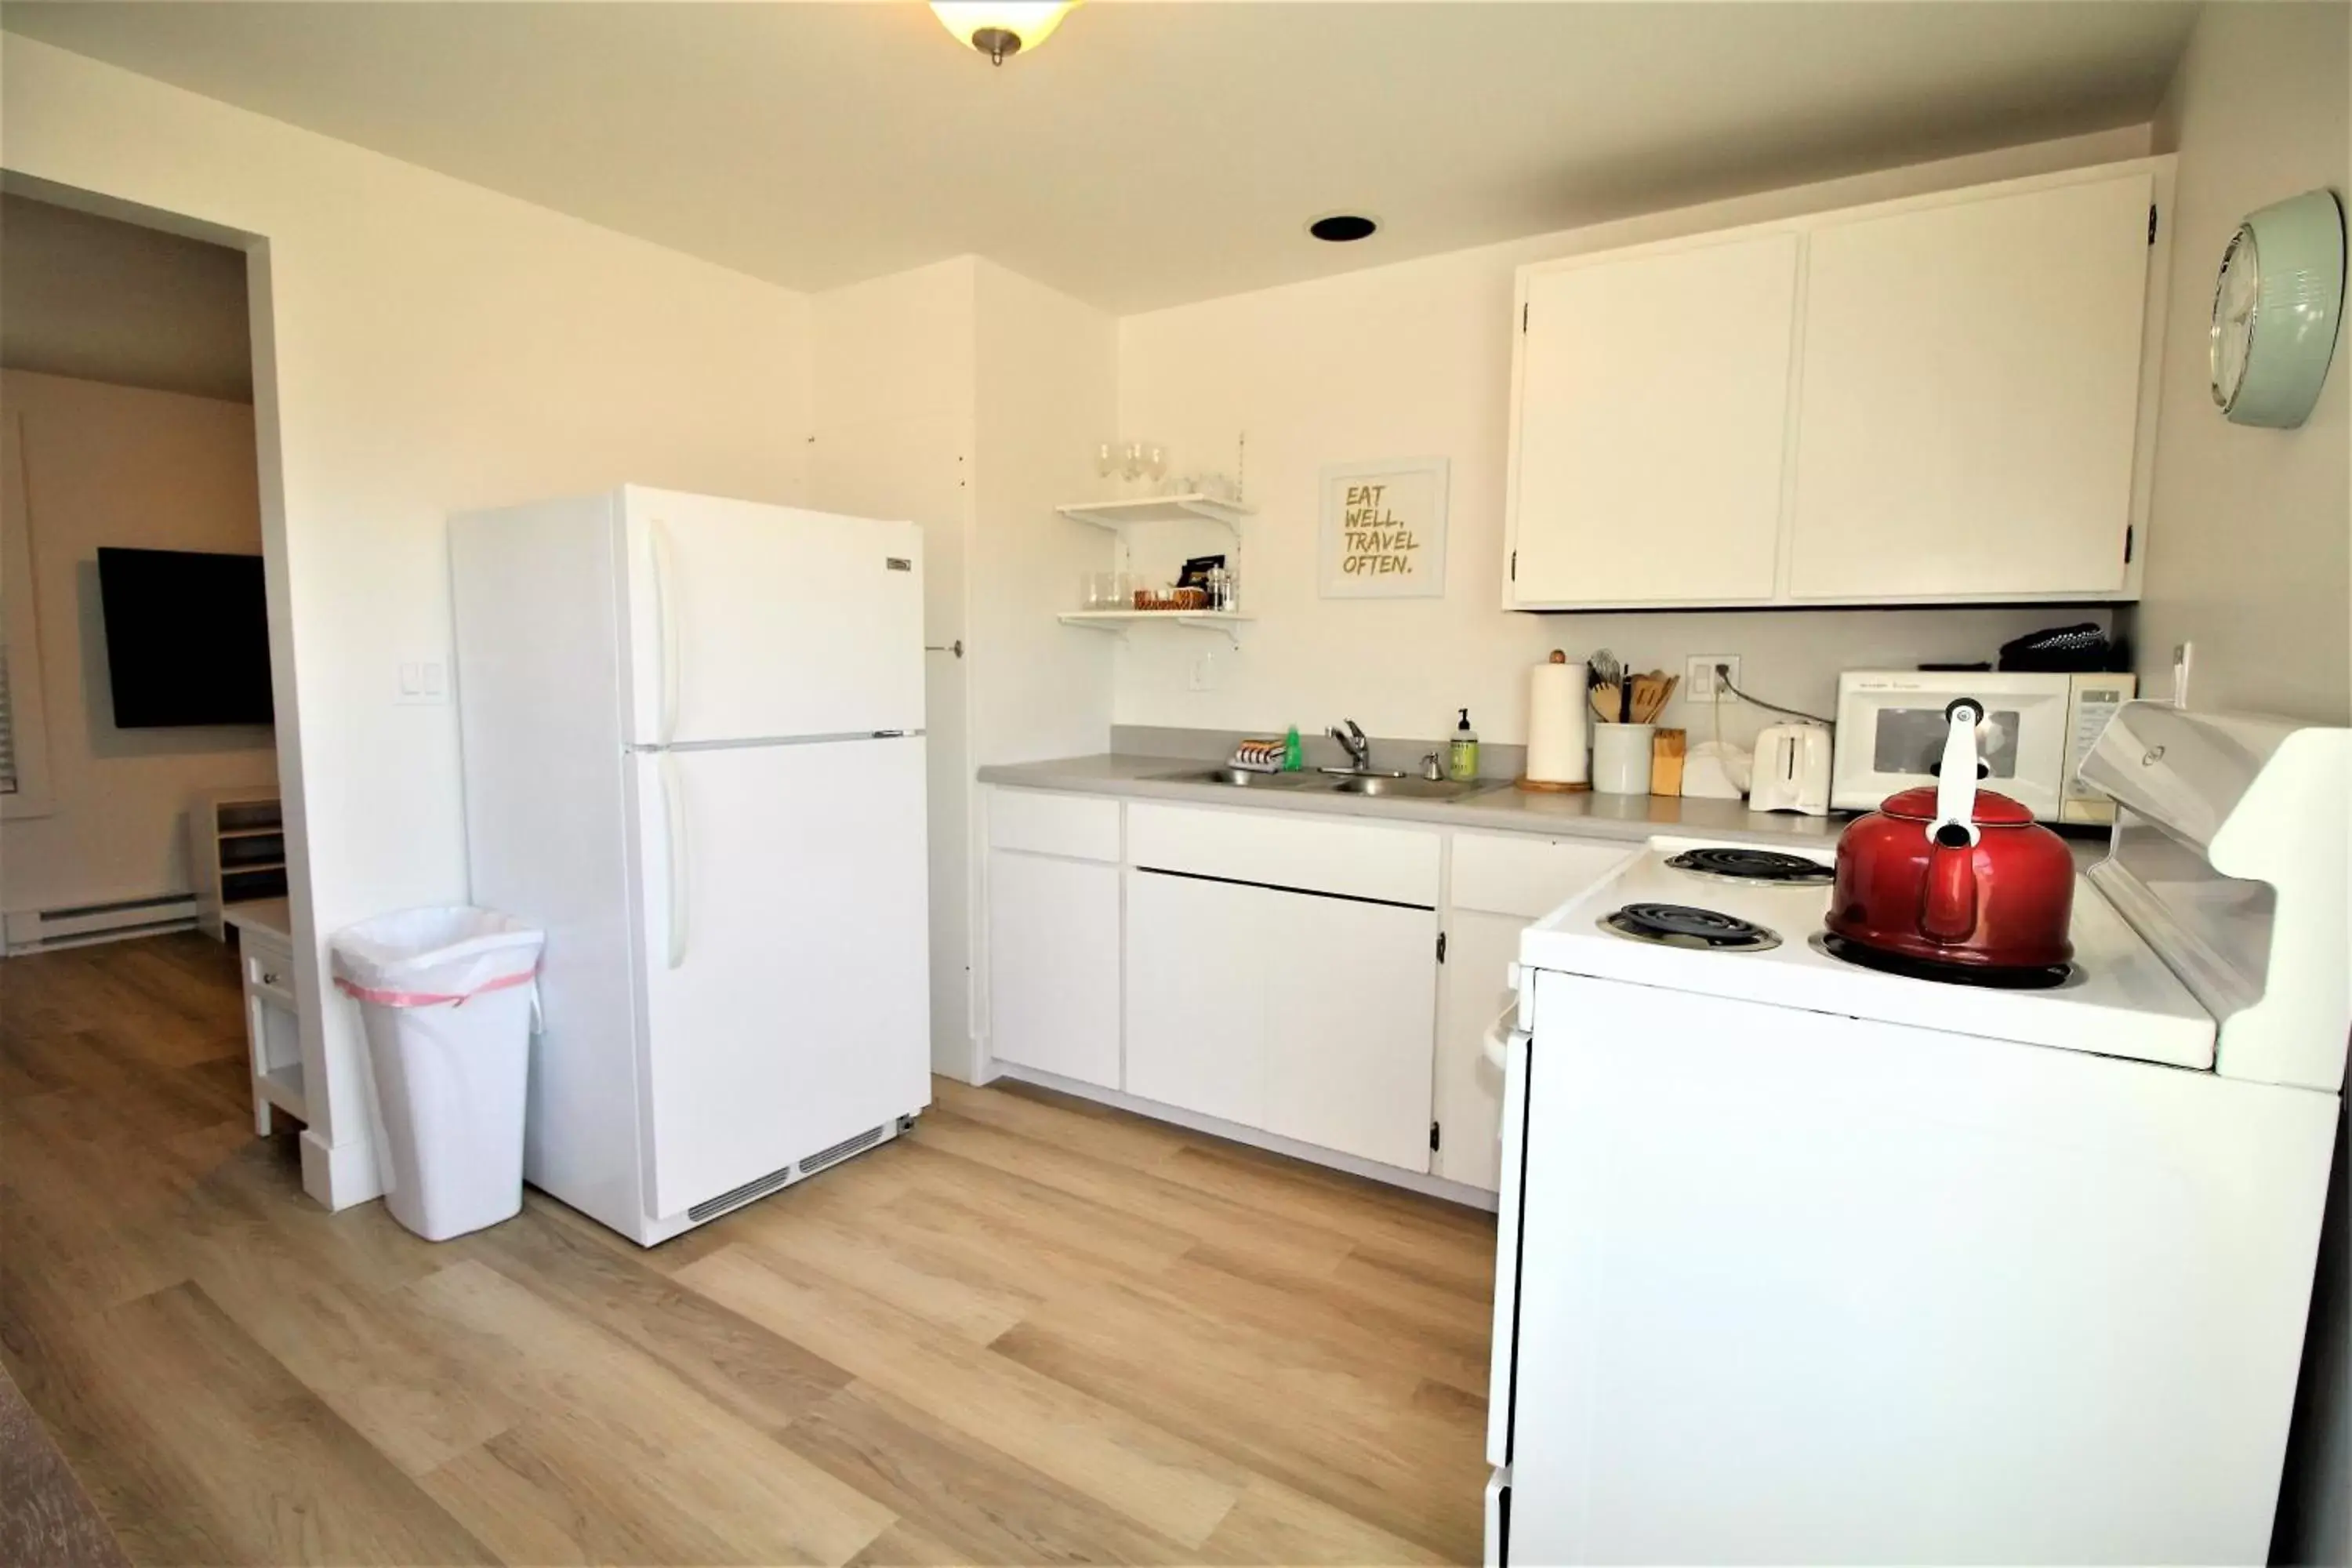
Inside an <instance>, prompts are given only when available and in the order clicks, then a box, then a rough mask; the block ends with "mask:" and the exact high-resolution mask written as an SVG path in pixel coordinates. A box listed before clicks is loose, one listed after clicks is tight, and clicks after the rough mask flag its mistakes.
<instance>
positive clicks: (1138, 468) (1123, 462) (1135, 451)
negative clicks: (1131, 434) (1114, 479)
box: [1118, 441, 1145, 481]
mask: <svg viewBox="0 0 2352 1568" xmlns="http://www.w3.org/2000/svg"><path fill="white" fill-rule="evenodd" d="M1144 452H1145V447H1144V444H1143V443H1142V442H1140V441H1122V442H1120V443H1119V447H1118V471H1119V475H1120V477H1121V478H1123V479H1129V480H1130V481H1131V480H1135V479H1141V478H1142V477H1143V465H1144V460H1145V459H1144Z"/></svg>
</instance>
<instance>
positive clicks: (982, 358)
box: [971, 260, 1118, 764]
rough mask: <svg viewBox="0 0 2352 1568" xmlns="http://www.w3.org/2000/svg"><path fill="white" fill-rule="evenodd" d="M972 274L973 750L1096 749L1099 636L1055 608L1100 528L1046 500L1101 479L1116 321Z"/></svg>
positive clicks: (1105, 691) (1017, 757)
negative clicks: (1065, 620) (975, 426)
mask: <svg viewBox="0 0 2352 1568" xmlns="http://www.w3.org/2000/svg"><path fill="white" fill-rule="evenodd" d="M975 281H976V283H977V285H978V292H977V296H976V300H975V304H976V307H977V315H976V317H975V321H974V328H975V335H976V341H977V343H978V355H977V368H978V372H979V387H980V397H979V432H978V435H979V439H978V444H977V447H976V448H975V458H976V471H975V485H974V493H975V495H976V496H977V498H978V503H979V505H978V510H977V511H976V513H975V516H974V530H973V553H974V557H975V559H976V560H978V561H979V562H981V563H982V570H981V571H978V572H975V573H974V574H973V577H972V587H973V595H972V605H971V631H972V642H971V647H972V660H973V687H972V696H973V720H972V734H973V738H974V742H975V752H974V757H973V760H974V762H975V763H982V764H985V763H1023V762H1034V761H1037V760H1039V759H1041V758H1045V757H1066V756H1070V755H1072V754H1074V753H1077V752H1098V751H1101V750H1103V749H1104V748H1105V746H1106V745H1107V744H1108V740H1109V735H1110V715H1111V669H1112V658H1111V648H1110V647H1109V639H1108V637H1106V635H1105V634H1104V633H1101V632H1096V631H1087V630H1085V629H1083V628H1081V627H1077V626H1064V625H1062V624H1061V623H1060V622H1059V621H1058V620H1056V619H1055V616H1057V615H1058V614H1059V613H1060V612H1062V611H1064V610H1068V609H1076V608H1077V606H1078V579H1079V578H1080V577H1081V576H1082V575H1083V574H1087V573H1088V572H1099V571H1103V570H1106V569H1108V566H1109V564H1110V559H1111V549H1112V540H1111V538H1110V536H1109V535H1108V534H1107V533H1105V532H1104V531H1102V530H1100V529H1097V528H1095V527H1093V526H1092V525H1091V524H1087V523H1082V522H1072V521H1069V520H1068V519H1067V518H1065V517H1061V516H1058V515H1056V513H1055V510H1054V509H1055V507H1056V506H1058V505H1060V504H1061V503H1063V502H1065V501H1070V500H1083V499H1085V498H1086V497H1087V496H1089V495H1091V494H1093V493H1094V490H1095V488H1096V487H1097V485H1098V484H1099V483H1100V482H1101V481H1100V480H1099V479H1097V478H1096V476H1095V464H1094V451H1095V447H1096V446H1097V444H1098V443H1099V442H1101V441H1103V440H1105V439H1106V438H1108V437H1109V435H1110V433H1111V427H1112V426H1113V424H1114V423H1115V416H1116V412H1117V406H1118V321H1116V319H1115V318H1113V317H1112V316H1110V315H1108V313H1106V312H1104V311H1101V310H1097V309H1095V308H1094V307H1093V306H1091V305H1087V304H1084V303H1082V302H1080V301H1079V300H1073V299H1071V298H1070V297H1069V296H1068V295H1066V294H1062V293H1057V292H1055V290H1054V289H1048V288H1046V287H1045V285H1044V284H1042V283H1033V282H1031V281H1030V280H1029V279H1026V278H1024V277H1022V276H1021V275H1020V274H1018V273H1015V272H1008V271H1006V270H1005V269H1004V268H1002V267H999V266H997V265H996V264H995V263H994V262H992V261H986V260H982V261H981V262H980V263H979V266H978V270H977V274H976V277H975Z"/></svg>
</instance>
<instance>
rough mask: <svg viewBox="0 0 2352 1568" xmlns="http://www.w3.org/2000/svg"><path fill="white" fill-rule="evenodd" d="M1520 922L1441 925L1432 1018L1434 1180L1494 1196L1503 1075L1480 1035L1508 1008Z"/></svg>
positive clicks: (1468, 917)
mask: <svg viewBox="0 0 2352 1568" xmlns="http://www.w3.org/2000/svg"><path fill="white" fill-rule="evenodd" d="M1527 929H1528V921H1527V920H1526V919H1525V918H1523V917H1521V916H1518V915H1498V914H1491V913H1488V912H1486V911H1484V910H1465V909H1460V908H1456V909H1455V910H1454V912H1453V914H1452V915H1451V916H1449V917H1448V918H1447V920H1446V922H1445V979H1444V999H1443V1001H1442V1002H1441V1004H1440V1006H1439V1012H1438V1015H1437V1071H1436V1074H1435V1080H1436V1081H1435V1086H1434V1093H1435V1097H1436V1111H1437V1116H1436V1120H1437V1124H1438V1145H1437V1159H1436V1166H1435V1169H1436V1173H1437V1174H1438V1175H1441V1176H1443V1177H1444V1178H1445V1179H1446V1180H1447V1181H1449V1182H1460V1183H1461V1184H1463V1185H1465V1186H1470V1187H1483V1188H1484V1189H1486V1191H1487V1192H1490V1193H1491V1192H1495V1191H1496V1190H1497V1189H1498V1188H1499V1187H1500V1185H1501V1182H1500V1175H1501V1170H1502V1154H1501V1149H1500V1146H1499V1145H1498V1144H1497V1143H1496V1136H1497V1133H1498V1132H1499V1131H1500V1129H1501V1125H1502V1115H1503V1075H1502V1074H1501V1073H1500V1072H1497V1071H1496V1069H1495V1068H1494V1066H1493V1065H1492V1064H1491V1063H1489V1062H1488V1061H1487V1060H1486V1031H1487V1029H1488V1028H1489V1027H1491V1026H1493V1024H1494V1022H1495V1020H1496V1018H1497V1017H1499V1016H1501V1015H1502V1013H1503V1011H1504V1009H1505V1008H1507V1007H1509V1006H1511V1005H1512V1004H1513V1000H1514V993H1513V992H1512V990H1511V987H1510V985H1509V984H1508V983H1507V973H1508V971H1509V969H1510V967H1511V965H1512V964H1514V963H1517V962H1518V960H1519V933H1520V932H1521V931H1525V930H1527Z"/></svg>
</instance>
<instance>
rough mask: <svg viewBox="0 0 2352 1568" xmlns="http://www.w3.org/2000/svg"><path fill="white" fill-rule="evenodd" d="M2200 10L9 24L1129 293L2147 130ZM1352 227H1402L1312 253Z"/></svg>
mask: <svg viewBox="0 0 2352 1568" xmlns="http://www.w3.org/2000/svg"><path fill="white" fill-rule="evenodd" d="M2195 13H2196V7H2195V6H2194V5H2188V4H2176V3H2170V0H2056V3H2051V0H2017V3H2013V4H1994V3H1987V0H1916V3H1912V4H1901V5H1897V4H1881V5H1873V4H1843V3H1836V0H1830V3H1822V4H1775V3H1764V4H1745V3H1739V4H1709V3H1686V4H1685V3H1666V0H1652V3H1646V4H1567V3H1556V4H1541V3H1536V4H1482V3H1451V4H1369V5H1364V4H1352V3H1347V0H1330V3H1307V4H1287V5H1272V4H1265V5H1261V4H1139V3H1131V0H1095V3H1094V4H1091V5H1084V6H1081V7H1080V8H1079V9H1078V10H1077V11H1076V13H1075V14H1073V15H1072V16H1070V17H1069V19H1068V20H1067V21H1066V22H1065V23H1064V24H1063V26H1062V28H1061V31H1060V32H1059V33H1058V34H1057V35H1055V37H1054V38H1053V39H1052V40H1050V41H1049V42H1048V43H1047V44H1046V45H1045V47H1043V48H1041V49H1040V50H1039V51H1038V52H1037V53H1036V54H1034V55H1032V56H1027V57H1023V58H1014V59H1013V60H1010V61H1008V62H1007V63H1006V64H1005V65H1004V66H1003V67H1002V68H994V67H991V66H990V65H989V64H988V62H987V61H986V60H985V59H983V58H981V57H980V56H978V55H976V54H972V53H970V52H968V51H964V50H961V49H960V48H959V47H957V46H956V45H955V43H954V42H953V40H952V39H950V37H948V36H947V34H946V33H945V32H944V31H943V30H942V29H941V28H940V26H939V25H938V24H937V23H936V22H935V21H933V20H932V18H931V16H930V15H929V11H928V9H927V8H926V7H925V6H923V5H919V4H915V3H913V0H895V3H889V4H878V3H877V4H747V5H695V4H630V3H615V4H603V5H585V4H570V3H562V4H513V5H477V4H443V3H435V0H389V3H387V0H361V3H355V4H344V5H319V4H299V3H298V4H222V3H218V0H163V3H121V4H86V3H63V4H59V3H17V0H11V3H9V4H8V5H6V6H5V11H0V26H5V27H6V28H7V29H8V30H9V31H12V32H16V33H21V34H24V35H26V36H27V37H36V38H40V39H43V40H46V41H47V42H49V43H53V44H56V45H58V46H59V47H64V48H68V49H71V50H74V51H77V52H79V53H81V54H86V55H91V56H95V57H97V58H100V59H105V60H110V61H112V62H115V63H117V64H119V65H121V66H124V67H127V68H130V69H131V70H135V71H139V72H142V73H143V74H146V75H149V76H153V77H158V78H161V79H163V80H166V81H169V82H173V83H175V84H177V85H179V86H182V87H185V88H188V89H193V90H194V91H196V92H200V93H203V94H205V95H207V96H209V97H213V98H217V99H222V100H227V101H229V102H231V103H236V104H239V105H242V106H244V107H246V108H248V109H252V110H257V111H258V112H260V113H263V114H268V115H271V116H274V117H276V118H278V119H280V120H286V121H292V122H294V123H295V124H298V125H302V126H307V127H309V128H310V129H312V130H316V131H320V132H325V133H326V134H328V135H331V136H335V137H339V138H341V139H342V140H345V141H349V142H357V143H359V144H361V145H362V146H365V147H370V148H373V149H375V150H377V151H379V152H383V153H389V154H391V155H392V156H394V157H397V158H402V159H404V160H407V161H409V162H411V163H420V164H423V165H425V166H426V167H428V168H432V169H437V170H440V171H442V172H444V173H446V174H453V175H455V176H457V177H458V178H460V179H464V180H468V181H472V182H474V183H476V184H482V185H487V186H489V187H490V188H492V189H494V190H499V191H503V192H506V193H508V194H509V195H516V196H520V197H522V198H524V199H526V200H529V201H532V202H537V203H540V204H542V205H546V206H550V207H554V208H557V209H559V210H561V211H563V212H566V213H571V214H573V215H575V216H580V217H583V218H587V219H589V220H591V221H593V222H595V223H599V224H602V225H604V226H607V227H610V228H614V229H618V230H621V231H622V232H624V233H627V234H633V235H637V236H640V237H644V238H646V239H649V240H653V241H656V242H657V243H659V244H662V245H665V246H668V247H673V248H675V249H678V250H682V251H686V252H688V253H690V254H692V255H696V256H699V257H703V258H707V259H709V260H711V261H715V262H719V263H721V264H723V265H725V266H728V267H731V268H739V269H740V270H742V271H744V272H748V273H751V274H753V275H755V276H757V277H761V278H765V279H771V280H772V281H774V282H777V283H781V284H784V285H786V286H788V287H791V288H794V289H823V288H827V287H830V286H833V285H835V284H840V283H845V282H850V281H854V280H856V279H862V278H868V277H873V276H876V275H878V274H881V273H886V272H890V271H895V270H898V269H899V268H906V267H912V266H917V265H919V264H922V263H924V262H928V261H932V260H936V259H939V258H942V257H946V256H950V255H956V254H960V253H962V252H966V251H972V252H977V253H980V254H982V255H985V256H988V257H990V258H993V259H995V260H997V261H1000V262H1002V263H1003V264H1004V265H1006V266H1008V267H1011V268H1014V269H1015V270H1017V271H1020V272H1024V273H1026V274H1028V275H1029V276H1031V277H1033V278H1035V279H1039V280H1040V281H1043V282H1045V283H1049V284H1052V285H1055V286H1056V287H1058V288H1061V289H1066V290H1067V291H1068V292H1071V293H1074V294H1076V295H1077V296H1079V297H1080V298H1083V299H1086V300H1092V301H1094V302H1095V303H1097V304H1099V305H1102V306H1106V307H1108V308H1110V309H1113V310H1121V311H1129V310H1147V309H1150V308H1153V307H1157V306H1161V305H1168V304H1173V303H1177V302H1181V301H1184V300H1195V299H1202V298H1205V297H1208V296H1212V295H1217V294H1224V293H1232V292H1236V291H1240V290H1244V289H1254V288H1260V287H1265V286H1267V285H1271V284H1276V283H1282V282H1286V281H1290V280H1293V279H1302V278H1308V277H1314V276H1318V275H1320V274H1324V273H1329V272H1338V271H1344V270H1348V269H1350V268H1357V267H1361V266H1365V265H1370V264H1375V263H1380V262H1386V261H1393V260H1398V259H1401V258H1406V257H1412V256H1418V255H1426V254H1429V253H1432V252H1436V251H1442V250H1451V249H1455V248H1458V247H1464V246H1470V245H1477V244H1483V243H1487V242H1490V241H1496V240H1501V239H1507V238H1514V237H1521V236H1525V235H1529V234H1538V233H1543V232H1546V231H1549V230H1552V229H1559V228H1566V227H1571V226H1577V225H1580V224H1584V223H1590V222H1595V221H1599V220H1601V219H1604V218H1610V217H1617V216H1626V215H1628V214H1631V213H1633V212H1639V211H1645V210H1654V209H1657V208H1660V207H1665V206H1673V205H1682V204H1685V203H1688V202H1693V201H1703V200H1708V199H1712V198H1716V197H1719V196H1724V195H1735V194H1738V193H1741V192H1746V191H1751V190H1759V189H1766V188H1769V187H1772V186H1775V185H1781V184H1793V183H1799V182H1802V181H1807V180H1813V179H1822V178H1830V177H1833V176H1836V175H1839V174H1851V173H1856V172H1859V171H1861V170H1864V169H1869V168H1877V167H1885V166H1887V165H1890V164H1895V163H1910V162H1916V161H1919V160H1922V159H1927V158H1936V157H1944V156H1950V155H1955V154H1958V153H1969V152H1978V151H1982V150H1984V149H1987V148H1990V147H1996V146H2003V145H2009V144H2012V143H2016V142H2028V141H2034V140H2040V139H2042V138H2045V137H2052V136H2060V135H2069V134H2074V133H2076V132H2087V131H2096V130H2105V129H2110V128H2112V127H2115V126H2118V125H2126V124H2134V123H2137V122H2139V121H2145V120H2147V118H2148V117H2149V116H2150V114H2151V113H2152V112H2153V110H2155V108H2156V105H2157V103H2158V100H2159V99H2160V98H2161V96H2162V94H2163V91H2164V89H2165V86H2166V83H2167V81H2168V79H2169V77H2170V75H2171V72H2172V69H2173V67H2174V65H2175V64H2176V62H2177V61H2178V59H2179V55H2180V51H2181V49H2182V47H2183V46H2184V44H2185V42H2186V40H2187V37H2188V33H2189V27H2190V26H2191V24H2192V22H2193V20H2194V17H2195ZM1335 210H1349V211H1360V212H1365V213H1369V214H1371V215H1372V216H1376V217H1378V218H1380V219H1381V222H1382V225H1383V227H1382V229H1381V233H1380V234H1379V235H1378V236H1377V237H1374V238H1372V239H1370V240H1367V241H1363V242H1361V243H1359V244H1357V245H1353V246H1328V245H1323V244H1320V243H1318V242H1316V241H1314V240H1311V239H1309V238H1307V237H1306V235H1305V234H1304V233H1303V232H1302V230H1303V226H1304V225H1305V223H1306V222H1307V220H1308V219H1309V218H1311V217H1315V216H1320V215H1323V214H1326V213H1329V212H1333V211H1335Z"/></svg>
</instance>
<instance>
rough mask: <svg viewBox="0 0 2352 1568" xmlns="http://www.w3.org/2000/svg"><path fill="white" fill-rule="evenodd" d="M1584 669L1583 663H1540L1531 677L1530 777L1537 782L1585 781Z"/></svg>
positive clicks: (1587, 775)
mask: <svg viewBox="0 0 2352 1568" xmlns="http://www.w3.org/2000/svg"><path fill="white" fill-rule="evenodd" d="M1584 691H1585V672H1584V666H1582V665H1580V664H1566V663H1561V664H1539V665H1538V666H1536V667H1535V668H1534V670H1533V671H1532V672H1531V673H1530V674H1529V676H1528V778H1529V779H1531V780H1533V781H1535V782H1536V783H1538V784H1582V783H1584V782H1585V780H1586V779H1587V778H1589V777H1590V776H1591V773H1590V771H1589V769H1590V763H1589V760H1588V759H1587V756H1586V745H1585V725H1586V722H1587V721H1588V716H1589V714H1590V711H1591V710H1589V709H1588V708H1587V707H1586V705H1585V695H1584Z"/></svg>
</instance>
